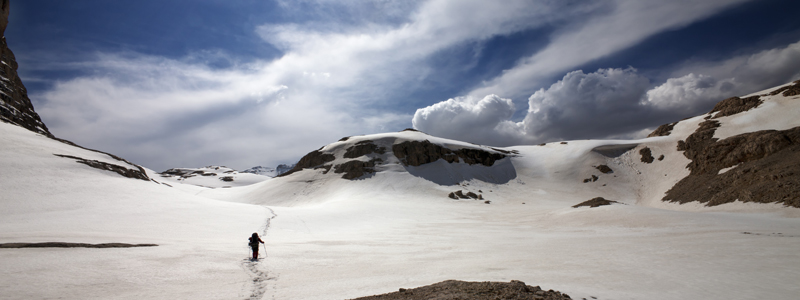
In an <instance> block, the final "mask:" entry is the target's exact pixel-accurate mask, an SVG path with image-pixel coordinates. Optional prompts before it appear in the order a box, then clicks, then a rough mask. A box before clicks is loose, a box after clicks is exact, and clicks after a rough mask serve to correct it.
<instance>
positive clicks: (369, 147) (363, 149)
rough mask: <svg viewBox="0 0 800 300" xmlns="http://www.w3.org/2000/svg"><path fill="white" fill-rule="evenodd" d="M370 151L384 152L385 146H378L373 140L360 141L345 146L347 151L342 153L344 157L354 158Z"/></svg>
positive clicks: (370, 152)
mask: <svg viewBox="0 0 800 300" xmlns="http://www.w3.org/2000/svg"><path fill="white" fill-rule="evenodd" d="M372 153H377V154H384V153H386V148H384V147H378V145H375V142H373V141H369V140H367V141H360V142H358V143H356V144H355V145H354V146H352V147H350V148H347V151H346V152H345V153H344V158H356V157H361V156H364V155H367V154H372Z"/></svg>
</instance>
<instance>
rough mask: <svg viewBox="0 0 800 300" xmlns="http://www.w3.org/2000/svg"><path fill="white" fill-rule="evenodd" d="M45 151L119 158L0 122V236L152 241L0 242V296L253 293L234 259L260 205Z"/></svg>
mask: <svg viewBox="0 0 800 300" xmlns="http://www.w3.org/2000/svg"><path fill="white" fill-rule="evenodd" d="M54 154H67V155H71V156H75V157H81V158H85V159H88V160H98V161H104V162H108V163H110V164H124V163H122V162H120V161H118V160H116V159H113V158H111V157H109V156H107V155H105V154H102V153H98V152H93V151H88V150H84V149H81V148H77V147H73V146H70V145H67V144H64V143H61V142H58V141H55V140H52V139H50V138H47V137H44V136H42V135H38V134H35V133H33V132H31V131H28V130H26V129H24V128H21V127H17V126H13V125H10V124H6V123H0V191H2V192H0V243H14V242H51V241H52V242H73V243H109V242H122V243H131V244H139V243H155V244H158V245H159V246H157V247H145V248H113V249H87V248H71V249H62V248H39V249H35V248H25V249H0V278H2V280H0V295H2V296H0V298H5V299H31V298H34V299H51V298H71V299H90V298H103V299H107V298H129V299H142V298H148V299H166V298H173V299H174V298H201V299H220V298H237V297H238V298H242V297H245V296H247V295H250V294H251V293H252V291H253V289H254V285H253V283H252V279H251V276H250V275H251V273H250V272H246V271H245V270H244V267H245V265H246V263H245V262H243V261H242V259H243V258H245V257H246V256H247V255H248V249H247V248H246V245H245V244H246V238H247V237H248V236H249V234H250V233H252V232H253V231H257V230H263V227H264V226H265V225H266V222H267V219H268V218H269V217H270V216H272V215H271V213H270V211H269V210H268V209H267V208H264V207H258V206H252V205H242V204H236V203H229V202H220V201H215V200H209V199H207V198H201V197H196V196H193V195H191V194H188V193H185V192H182V191H180V190H177V189H174V188H170V187H168V186H166V185H163V184H158V183H155V182H152V181H145V180H138V179H130V178H125V177H122V176H120V175H119V174H117V173H114V172H109V171H104V170H99V169H95V168H91V167H89V166H87V165H84V164H81V163H77V162H76V161H75V160H74V159H70V158H64V157H59V156H55V155H54ZM148 173H151V174H152V173H155V172H152V171H150V170H148ZM260 228H262V229H260Z"/></svg>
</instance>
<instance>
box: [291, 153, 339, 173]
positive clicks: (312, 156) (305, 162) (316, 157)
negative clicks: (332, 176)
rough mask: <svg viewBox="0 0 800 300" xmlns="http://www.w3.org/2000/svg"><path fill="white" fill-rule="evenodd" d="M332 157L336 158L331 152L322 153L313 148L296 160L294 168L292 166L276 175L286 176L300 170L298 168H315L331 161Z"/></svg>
mask: <svg viewBox="0 0 800 300" xmlns="http://www.w3.org/2000/svg"><path fill="white" fill-rule="evenodd" d="M334 159H336V157H335V156H333V154H329V153H322V152H321V151H319V150H314V151H311V152H309V153H308V154H306V156H303V158H301V159H300V161H298V162H297V164H295V165H294V168H292V169H291V170H289V171H286V173H283V174H281V175H278V177H284V176H288V175H291V174H292V173H294V172H297V171H300V170H303V169H312V168H316V167H318V166H320V165H322V164H325V163H327V162H331V161H333V160H334Z"/></svg>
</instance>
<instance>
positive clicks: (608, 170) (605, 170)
mask: <svg viewBox="0 0 800 300" xmlns="http://www.w3.org/2000/svg"><path fill="white" fill-rule="evenodd" d="M595 168H596V169H597V170H598V171H600V172H602V173H603V174H608V173H614V170H611V168H609V167H608V166H607V165H599V166H596V167H595Z"/></svg>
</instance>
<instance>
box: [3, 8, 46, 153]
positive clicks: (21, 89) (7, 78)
mask: <svg viewBox="0 0 800 300" xmlns="http://www.w3.org/2000/svg"><path fill="white" fill-rule="evenodd" d="M8 2H9V0H0V8H2V13H0V34H2V36H3V37H2V39H0V60H2V63H0V120H2V121H3V122H6V123H11V124H15V125H18V126H21V127H23V128H25V129H28V130H30V131H33V132H36V133H39V134H43V135H46V136H49V137H52V136H53V135H52V134H50V131H49V130H48V129H47V126H45V125H44V123H43V122H42V119H41V118H39V114H37V113H36V111H35V110H33V104H32V103H31V100H30V99H28V90H27V89H25V86H24V85H23V84H22V80H20V78H19V75H17V67H18V66H17V61H16V58H15V57H14V53H13V52H11V49H8V45H7V44H6V37H5V34H4V33H5V30H6V26H7V25H8V12H9V3H8Z"/></svg>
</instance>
